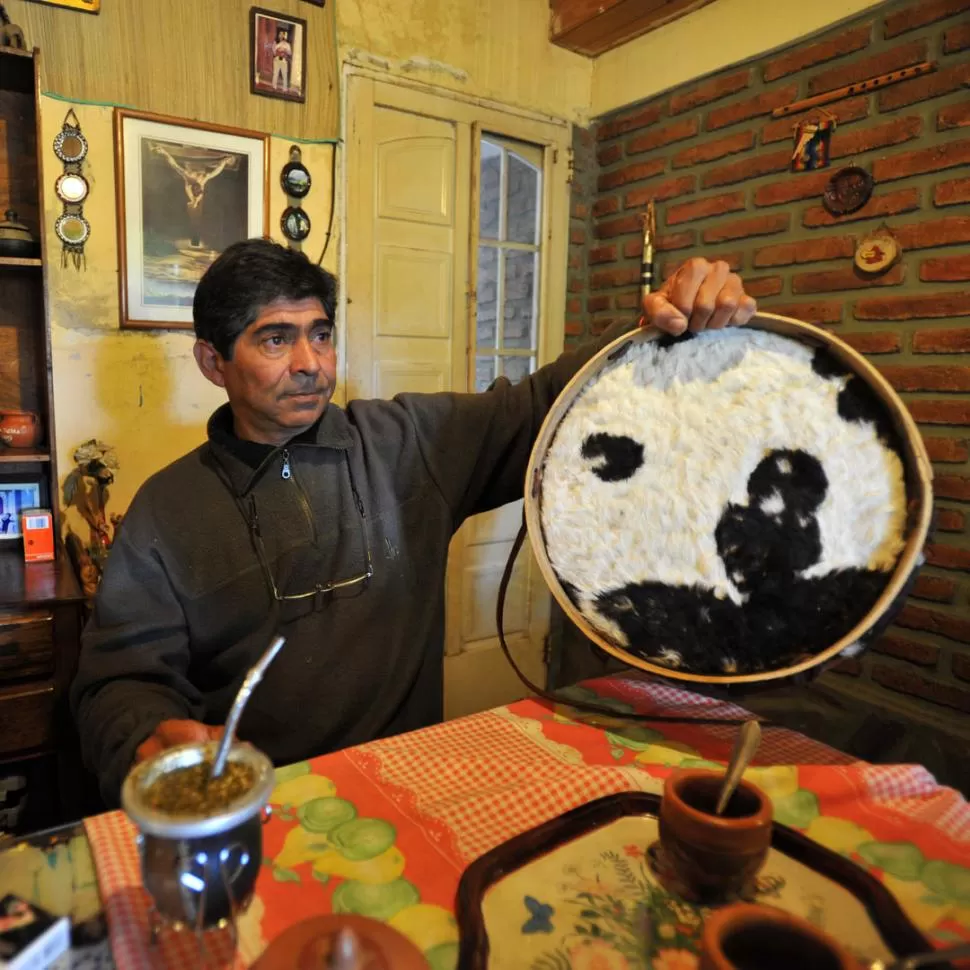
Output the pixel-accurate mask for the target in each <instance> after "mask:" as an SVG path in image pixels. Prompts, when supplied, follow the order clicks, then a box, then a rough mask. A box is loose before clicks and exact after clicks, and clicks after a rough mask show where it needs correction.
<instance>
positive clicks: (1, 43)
mask: <svg viewBox="0 0 970 970" xmlns="http://www.w3.org/2000/svg"><path fill="white" fill-rule="evenodd" d="M0 47H13V48H16V49H17V50H19V51H25V50H27V42H26V41H25V40H24V32H23V31H22V30H21V29H20V28H19V27H18V26H17V25H16V24H12V23H11V22H10V16H9V15H8V13H7V11H6V10H5V9H4V6H3V4H2V3H0Z"/></svg>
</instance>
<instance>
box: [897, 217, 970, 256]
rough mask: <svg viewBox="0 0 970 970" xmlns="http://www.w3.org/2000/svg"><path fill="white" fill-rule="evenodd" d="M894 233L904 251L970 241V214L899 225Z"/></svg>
mask: <svg viewBox="0 0 970 970" xmlns="http://www.w3.org/2000/svg"><path fill="white" fill-rule="evenodd" d="M893 235H894V236H895V237H896V239H897V240H898V242H899V244H900V246H902V247H903V251H904V252H906V251H907V250H910V249H932V248H934V247H936V246H950V245H953V244H955V243H965V242H970V216H947V218H945V219H937V220H936V221H935V222H917V223H915V224H913V225H909V226H899V227H898V228H895V229H893Z"/></svg>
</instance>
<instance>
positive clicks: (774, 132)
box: [761, 95, 869, 145]
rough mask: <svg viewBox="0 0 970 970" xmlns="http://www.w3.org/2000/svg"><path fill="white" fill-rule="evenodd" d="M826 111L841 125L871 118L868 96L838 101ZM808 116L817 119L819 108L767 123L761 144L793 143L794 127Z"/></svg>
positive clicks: (827, 106) (762, 130) (826, 108)
mask: <svg viewBox="0 0 970 970" xmlns="http://www.w3.org/2000/svg"><path fill="white" fill-rule="evenodd" d="M825 110H826V111H830V112H831V113H832V114H833V115H834V116H835V120H836V121H838V123H839V124H840V125H846V124H849V122H852V121H859V120H860V119H861V118H868V117H869V98H868V97H867V96H866V95H861V96H859V97H855V98H847V99H846V100H845V101H836V102H835V103H834V104H827V105H826V106H825ZM808 115H812V117H817V115H818V108H810V109H809V110H808V111H799V112H797V113H796V114H790V115H786V116H785V117H784V118H779V119H778V120H777V121H769V122H767V123H766V124H765V126H764V127H763V128H762V129H761V144H762V145H770V144H771V143H772V142H776V141H791V137H792V129H793V127H794V126H795V125H796V124H797V123H798V122H799V121H801V120H803V119H804V118H805V117H807V116H808Z"/></svg>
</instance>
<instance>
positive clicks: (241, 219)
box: [115, 108, 269, 330]
mask: <svg viewBox="0 0 970 970" xmlns="http://www.w3.org/2000/svg"><path fill="white" fill-rule="evenodd" d="M268 164H269V136H268V135H265V134H262V133H260V132H254V131H243V130H241V129H238V128H225V127H220V126H217V125H210V124H207V123H203V122H198V121H186V120H182V119H179V118H168V117H164V116H162V115H152V114H146V113H145V112H140V111H129V110H127V109H124V108H115V172H116V178H117V186H118V188H117V193H118V252H119V260H118V262H119V266H118V268H119V273H118V279H119V288H120V296H121V300H120V302H121V326H122V328H163V327H164V328H169V329H184V330H191V329H192V300H193V298H194V296H195V288H196V286H198V283H199V280H200V279H201V278H202V274H203V273H204V272H205V271H206V270H207V269H208V268H209V266H210V265H211V263H212V262H213V261H214V260H215V258H216V257H217V256H218V255H219V253H221V252H222V251H223V250H224V249H225V248H226V247H227V246H229V245H230V244H231V243H234V242H238V241H240V240H242V239H250V238H252V237H253V236H262V235H264V233H265V231H266V225H267V204H268V199H269V193H268V192H267V177H268V172H269V169H268Z"/></svg>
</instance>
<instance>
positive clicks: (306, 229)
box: [280, 145, 311, 242]
mask: <svg viewBox="0 0 970 970" xmlns="http://www.w3.org/2000/svg"><path fill="white" fill-rule="evenodd" d="M302 155H303V153H302V152H301V151H300V149H299V147H298V146H297V145H293V146H292V147H291V148H290V160H289V161H288V162H287V163H286V165H284V166H283V170H282V171H281V172H280V185H281V186H282V187H283V191H284V192H285V193H286V196H287V198H288V199H290V200H293V201H295V202H296V205H291V206H288V207H287V208H286V209H284V211H283V215H282V216H281V217H280V230H281V231H282V233H283V235H284V236H286V238H287V239H289V240H290V242H303V240H304V239H306V237H307V236H309V235H310V217H309V216H308V215H307V214H306V213H305V212H304V211H303V209H302V208H301V207H300V201H299V200H300V199H303V198H305V197H306V196H307V194H308V193H309V191H310V184H311V179H310V173H309V171H307V168H306V166H305V165H304V164H303V161H302Z"/></svg>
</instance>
